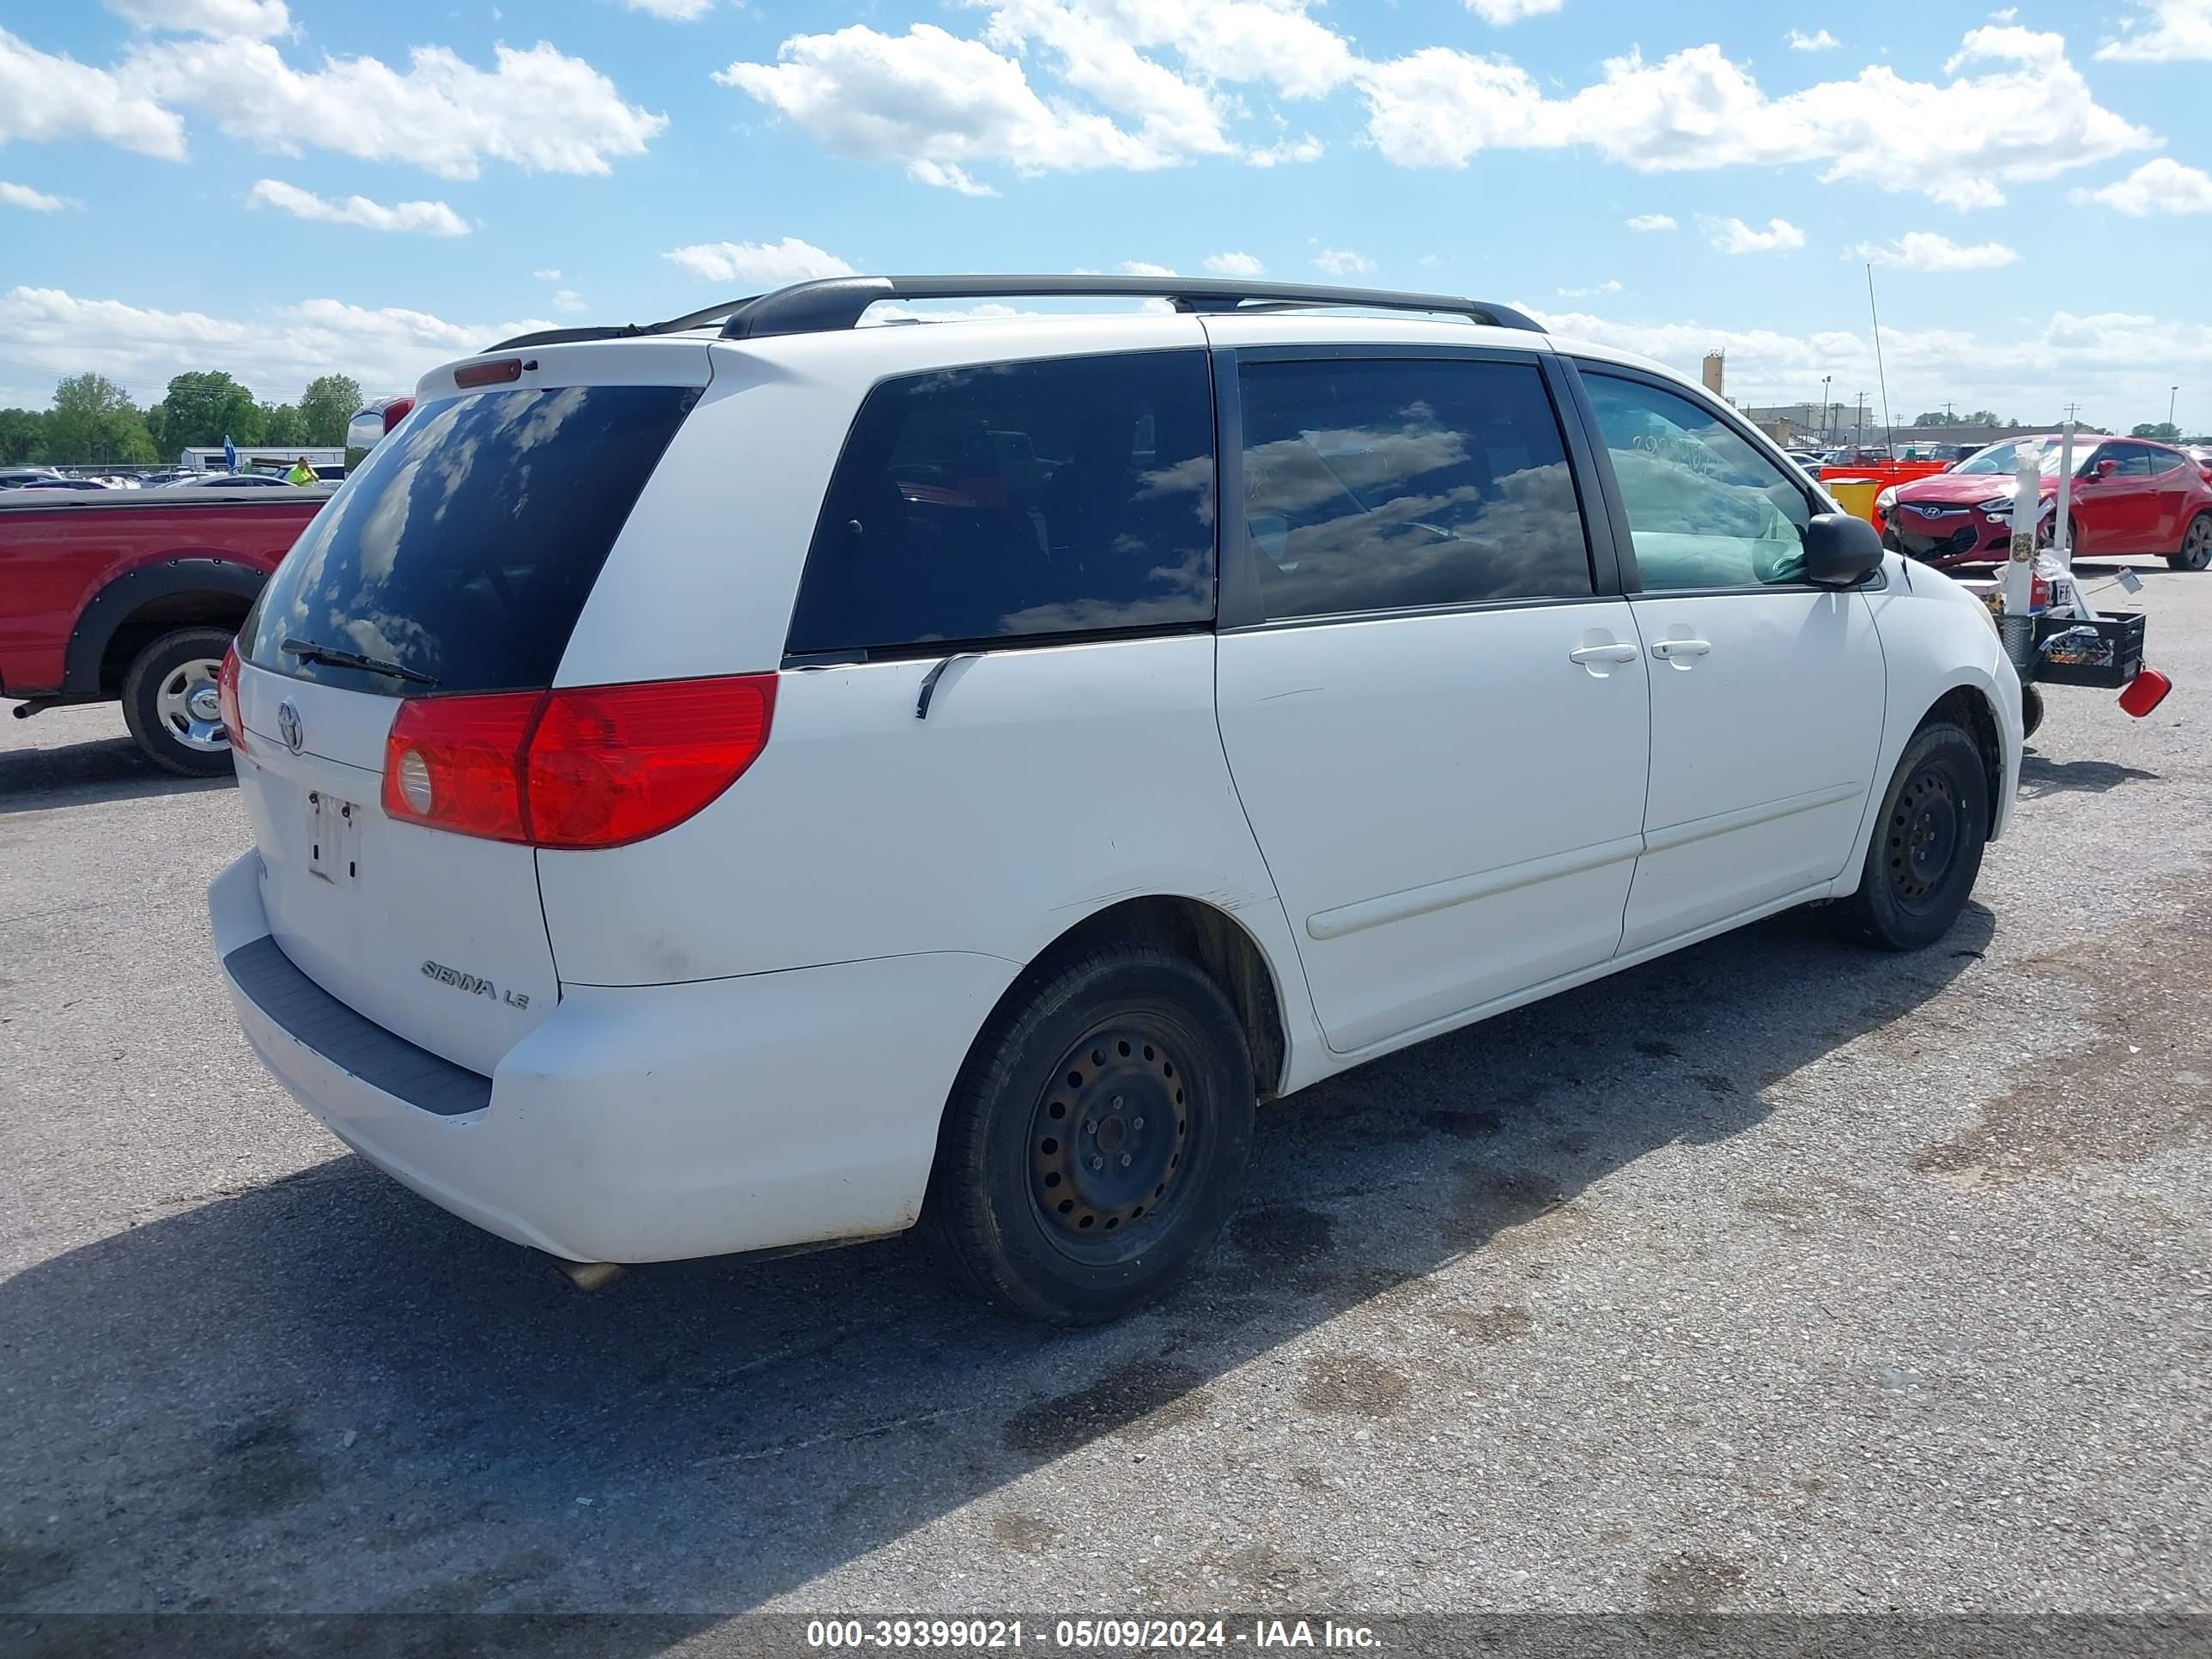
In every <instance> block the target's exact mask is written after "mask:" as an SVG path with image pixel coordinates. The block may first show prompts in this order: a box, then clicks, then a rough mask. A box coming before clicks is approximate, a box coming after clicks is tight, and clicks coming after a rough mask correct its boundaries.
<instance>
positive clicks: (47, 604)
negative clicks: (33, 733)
mask: <svg viewBox="0 0 2212 1659" xmlns="http://www.w3.org/2000/svg"><path fill="white" fill-rule="evenodd" d="M330 495H331V492H330V490H329V489H327V488H315V487H309V488H306V489H131V490H123V489H96V490H87V491H85V492H84V493H82V495H80V494H78V493H77V492H76V491H75V490H68V491H64V490H58V489H11V490H9V491H7V492H5V493H4V494H0V698H10V697H12V698H15V699H16V700H17V702H16V708H15V715H16V718H17V719H19V720H20V719H21V718H22V717H24V716H25V715H28V714H37V713H38V712H39V711H40V709H42V708H53V707H54V706H55V705H57V704H58V703H70V702H121V703H122V705H123V718H124V721H125V724H126V725H127V726H129V727H130V728H131V736H132V737H133V738H136V739H137V743H138V746H139V748H140V749H142V750H144V751H145V753H146V755H147V757H149V759H151V760H153V761H154V762H155V763H156V764H157V765H161V766H163V767H166V768H167V769H169V770H170V771H172V772H181V773H184V774H185V775H188V776H215V775H221V774H224V773H228V771H229V770H230V769H231V766H230V743H229V740H228V738H225V737H224V736H223V731H222V713H221V710H220V709H219V708H218V707H217V705H216V671H217V670H218V669H220V668H221V667H222V653H223V652H224V650H225V649H226V648H228V646H229V644H230V641H231V636H232V635H234V634H236V633H237V632H238V625H239V623H241V622H243V621H244V620H245V619H246V610H247V607H249V606H250V605H252V603H253V599H254V596H255V595H256V594H258V592H260V591H261V584H262V583H263V582H264V580H267V579H268V575H269V573H270V571H272V570H274V569H275V568H276V562H277V561H278V560H279V559H281V558H283V556H284V555H285V553H286V552H287V551H288V550H289V549H290V547H291V545H292V544H293V542H294V541H295V540H296V539H297V538H298V537H299V534H300V532H301V531H302V530H304V529H306V528H307V520H310V519H312V518H313V517H314V516H315V513H316V511H317V510H318V509H319V508H320V507H321V506H322V504H323V503H324V502H325V501H328V500H329V499H330Z"/></svg>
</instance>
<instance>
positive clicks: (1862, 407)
mask: <svg viewBox="0 0 2212 1659" xmlns="http://www.w3.org/2000/svg"><path fill="white" fill-rule="evenodd" d="M1866 411H1867V395H1866V393H1865V392H1860V393H1859V432H1858V439H1857V441H1858V442H1860V443H1861V444H1863V443H1865V442H1866Z"/></svg>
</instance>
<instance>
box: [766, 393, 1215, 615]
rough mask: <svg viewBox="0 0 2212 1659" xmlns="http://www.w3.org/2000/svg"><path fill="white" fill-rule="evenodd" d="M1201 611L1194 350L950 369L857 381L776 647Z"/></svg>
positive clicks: (1205, 575)
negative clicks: (858, 394) (794, 599)
mask: <svg viewBox="0 0 2212 1659" xmlns="http://www.w3.org/2000/svg"><path fill="white" fill-rule="evenodd" d="M1212 615H1213V393H1212V380H1211V379H1210V377H1209V374H1208V371H1207V368H1206V354H1205V353H1203V352H1199V351H1161V352H1141V353H1131V354H1128V355H1126V356H1104V357H1068V358H1061V359H1058V360H1055V361H1053V362H1028V363H999V364H992V365H988V366H986V367H983V368H953V369H942V370H938V371H935V372H933V373H930V374H912V375H907V376H903V377H902V378H900V379H898V380H886V381H884V383H883V384H882V385H881V386H878V387H876V389H875V390H874V391H872V392H870V393H869V394H868V397H867V401H866V402H865V403H864V404H861V406H860V415H859V416H858V418H857V419H855V421H854V424H853V432H852V435H851V437H849V438H848V440H847V441H846V444H845V453H844V454H843V455H842V457H840V458H839V460H838V462H837V470H836V474H835V476H834V477H832V478H831V479H830V483H829V494H828V495H827V496H826V498H825V499H824V501H823V507H822V518H821V520H820V522H819V524H818V525H817V526H816V529H815V532H814V544H813V546H812V548H811V550H810V551H809V552H808V554H807V558H806V574H805V578H804V580H802V581H801V582H800V584H799V599H798V603H797V605H796V606H795V607H794V608H793V613H792V622H791V635H790V641H789V646H788V648H789V649H790V650H792V651H793V652H795V653H806V652H815V651H849V650H854V649H865V648H869V647H901V646H908V645H917V644H925V643H933V642H940V641H988V640H1000V639H1010V638H1019V637H1022V636H1024V635H1050V634H1070V633H1086V632H1094V631H1098V630H1103V629H1126V628H1146V627H1158V626H1161V625H1164V624H1176V623H1199V622H1205V621H1207V620H1209V619H1210V618H1211V617H1212Z"/></svg>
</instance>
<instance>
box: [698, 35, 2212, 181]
mask: <svg viewBox="0 0 2212 1659" xmlns="http://www.w3.org/2000/svg"><path fill="white" fill-rule="evenodd" d="M1468 3H1470V4H1471V5H1475V6H1476V9H1485V10H1487V11H1492V12H1494V13H1495V14H1497V15H1500V16H1503V15H1505V14H1507V13H1511V14H1512V15H1530V14H1531V13H1532V12H1533V11H1534V10H1536V9H1545V8H1543V7H1542V5H1541V0H1537V3H1531V0H1494V3H1493V0H1480V3H1478V0H1468ZM2198 3H2205V4H2212V0H2198ZM967 7H968V8H969V9H973V10H978V11H981V12H983V13H985V14H986V16H985V20H984V22H983V24H982V27H981V31H980V36H979V37H976V38H971V37H968V36H963V35H961V34H957V33H953V32H951V31H950V30H948V29H946V28H945V27H940V26H939V25H937V24H934V23H916V24H914V25H912V26H911V27H908V29H907V30H906V31H905V33H901V34H890V33H884V32H882V31H880V30H878V29H875V28H872V27H868V26H866V25H864V24H854V25H851V26H849V27H845V28H842V29H839V30H837V31H836V32H835V33H814V34H796V35H793V36H791V37H790V38H789V39H787V40H785V41H784V42H783V44H782V46H781V48H780V50H779V51H778V53H777V55H776V58H775V61H774V62H772V63H749V62H744V61H739V62H737V63H733V64H730V65H729V66H728V67H727V68H726V69H725V70H722V71H721V72H720V74H719V75H718V76H716V77H715V78H716V79H717V80H719V81H720V82H722V83H723V84H725V85H727V86H731V87H734V88H738V90H740V91H742V92H744V93H745V94H747V95H748V96H750V97H751V98H753V99H756V100H758V101H759V102H760V103H762V104H763V105H764V106H767V107H768V108H769V109H770V110H772V111H774V112H776V113H777V114H780V115H781V116H782V117H783V118H785V119H787V120H788V121H789V122H791V123H792V124H793V125H794V126H796V127H798V128H799V129H800V130H801V131H805V132H806V133H807V134H809V135H810V136H811V137H814V138H815V139H816V140H817V141H818V142H820V143H823V144H824V145H826V146H828V147H829V149H832V150H834V151H836V153H838V154H839V155H848V156H853V157H855V158H858V159H863V160H875V161H896V162H898V163H899V164H901V165H902V166H906V167H908V168H909V170H911V171H913V172H914V173H915V176H916V177H918V178H921V179H923V180H924V181H925V182H933V183H939V182H947V181H948V180H949V177H950V175H945V174H938V175H933V174H932V173H929V172H928V171H927V169H928V168H939V169H944V168H959V169H963V170H973V169H977V168H980V167H984V166H986V165H995V166H1003V167H1008V168H1010V169H1012V171H1013V172H1015V173H1018V174H1021V175H1024V176H1035V175H1037V174H1042V173H1055V172H1073V171H1080V170H1085V169H1095V168H1121V169H1125V170H1132V171H1143V170H1148V169H1153V168H1159V167H1176V166H1181V165H1184V164H1188V163H1190V162H1193V161H1202V160H1206V159H1236V160H1240V161H1244V162H1246V163H1248V164H1249V165H1254V166H1261V167H1266V166H1274V165H1279V164H1280V163H1282V162H1285V161H1303V160H1310V159H1311V158H1312V157H1314V156H1316V155H1319V154H1320V153H1321V148H1322V147H1321V143H1320V141H1319V140H1318V139H1316V138H1315V137H1313V136H1312V135H1311V134H1310V133H1309V134H1307V135H1305V136H1304V137H1301V138H1299V139H1297V140H1291V139H1290V138H1288V137H1285V136H1284V134H1285V130H1286V128H1287V126H1288V123H1287V122H1286V120H1285V117H1284V116H1283V115H1282V113H1281V112H1280V111H1279V110H1278V109H1275V108H1272V107H1269V106H1268V105H1267V103H1265V102H1264V101H1262V100H1261V98H1260V97H1258V96H1248V95H1246V94H1243V93H1242V92H1240V91H1238V90H1237V89H1238V88H1255V89H1257V92H1258V93H1259V94H1273V97H1274V98H1276V99H1279V100H1307V99H1315V98H1320V97H1322V96H1325V95H1327V94H1330V93H1332V92H1336V91H1339V90H1341V89H1347V88H1348V89H1351V90H1353V91H1354V92H1356V94H1357V95H1358V98H1359V99H1360V100H1362V102H1363V103H1364V105H1365V106H1366V133H1365V137H1366V140H1367V142H1368V143H1370V144H1371V145H1372V146H1373V147H1374V148H1375V149H1376V150H1377V151H1378V152H1379V153H1380V154H1381V155H1383V157H1384V158H1385V159H1386V160H1388V161H1392V162H1395V163H1396V164H1398V165H1400V166H1404V167H1464V166H1466V165H1467V164H1468V162H1469V161H1471V160H1472V158H1473V157H1474V155H1477V154H1479V153H1480V152H1481V151H1483V150H1485V149H1566V148H1570V147H1576V146H1586V147H1588V148H1589V149H1593V150H1595V153H1596V154H1597V155H1600V156H1601V157H1602V158H1604V159H1606V160H1608V161H1614V162H1617V163H1619V164H1620V165H1623V166H1626V167H1634V168H1637V169H1638V170H1640V171H1644V172H1670V171H1690V170H1710V169H1713V168H1717V167H1737V166H1747V165H1750V166H1765V167H1778V166H1790V165H1797V164H1803V163H1812V164H1815V165H1819V166H1820V167H1823V168H1824V169H1825V170H1824V172H1823V173H1822V174H1821V177H1822V178H1823V179H1825V180H1828V181H1835V180H1852V181H1857V182H1863V183H1868V184H1872V185H1875V186H1877V187H1879V188H1881V189H1886V190H1896V191H1908V190H1909V191H1922V192H1923V193H1925V194H1927V195H1929V196H1931V197H1934V198H1935V199H1936V200H1937V201H1940V202H1942V203H1944V204H1948V205H1950V206H1953V207H1956V208H1967V207H1978V206H1986V205H1990V204H1995V203H1997V202H2001V201H2002V200H2003V199H2004V195H2003V188H2002V186H2003V185H2006V184H2011V183H2029V182H2033V181H2038V180H2040V179H2048V178H2051V177H2052V176H2054V175H2056V174H2057V173H2061V172H2063V171H2065V170H2067V169H2069V168H2071V167H2083V166H2088V165H2092V164H2093V163H2095V162H2097V161H2103V160H2106V159H2109V158H2110V157H2112V156H2114V155H2120V154H2122V153H2124V152H2125V151H2127V150H2130V149H2146V148H2149V147H2152V146H2154V145H2155V144H2156V143H2157V142H2158V140H2157V139H2156V138H2155V137H2154V135H2152V134H2151V133H2149V132H2148V131H2144V130H2143V129H2142V128H2139V127H2136V126H2135V125H2132V124H2131V123H2130V122H2128V121H2126V120H2124V119H2123V118H2121V117H2119V116H2118V115H2117V114H2115V113H2114V112H2112V111H2111V110H2108V109H2106V108H2105V107H2103V106H2101V105H2100V104H2099V103H2098V102H2097V101H2096V99H2095V97H2094V95H2093V94H2092V92H2091V91H2090V89H2089V87H2088V85H2087V82H2085V81H2084V80H2083V79H2082V77H2081V74H2080V72H2079V71H2078V70H2075V67H2074V65H2073V64H2071V63H2070V62H2069V60H2068V58H2067V55H2066V46H2065V41H2064V39H2063V37H2062V36H2061V35H2058V34H2056V33H2038V32H2036V31H2034V30H2031V29H2027V28H2023V27H2018V26H2016V25H2013V24H2009V23H2003V22H1995V23H1990V24H1987V25H1984V26H1983V27H1978V28H1975V29H1973V30H1971V31H1969V32H1968V33H1966V35H1965V36H1964V37H1963V40H1962V42H1961V46H1960V50H1959V51H1958V52H1956V53H1955V54H1954V56H1953V57H1952V58H1951V59H1950V61H1949V62H1948V64H1946V65H1945V68H1944V71H1943V73H1944V76H1945V77H1946V78H1945V79H1944V80H1943V81H1942V82H1936V81H1914V80H1908V79H1906V78H1905V76H1901V75H1899V73H1898V72H1897V71H1896V70H1893V69H1892V68H1890V67H1889V66H1888V65H1887V64H1874V65H1871V66H1869V67H1868V68H1866V69H1863V70H1860V71H1859V73H1858V74H1857V76H1853V77H1851V78H1850V79H1838V80H1833V81H1828V82H1822V83H1820V84H1818V85H1815V86H1812V87H1808V88H1803V89H1802V90H1800V91H1796V92H1792V93H1790V94H1785V95H1783V96H1779V97H1775V96H1770V95H1769V94H1767V93H1766V92H1765V90H1764V89H1763V88H1761V87H1760V86H1759V84H1758V82H1756V81H1755V80H1754V79H1753V76H1752V73H1751V71H1750V70H1749V69H1748V68H1747V66H1746V65H1744V64H1740V63H1738V62H1735V60H1732V59H1730V58H1729V57H1728V56H1727V55H1726V54H1725V53H1724V52H1723V51H1722V50H1721V48H1720V47H1719V46H1717V45H1705V46H1690V47H1687V48H1685V49H1683V50H1681V51H1679V52H1674V53H1671V54H1670V55H1668V57H1666V58H1662V59H1661V60H1659V61H1657V62H1646V61H1645V60H1644V58H1643V57H1642V56H1641V55H1640V54H1639V53H1638V52H1634V51H1631V52H1629V53H1628V54H1626V56H1623V57H1618V58H1612V59H1610V60H1608V61H1607V62H1606V64H1604V67H1603V70H1602V74H1601V78H1600V79H1599V80H1598V81H1597V82H1595V83H1593V84H1590V85H1588V86H1584V87H1582V88H1578V89H1569V90H1566V91H1565V92H1555V91H1554V90H1553V88H1552V87H1551V86H1550V85H1549V84H1548V83H1547V82H1539V81H1538V80H1537V79H1536V77H1534V76H1532V75H1530V74H1529V73H1528V71H1527V70H1524V69H1522V67H1521V66H1520V65H1519V64H1516V63H1514V62H1513V61H1512V60H1511V59H1510V58H1504V57H1500V56H1496V55H1483V54H1477V53H1474V52H1463V51H1461V50H1458V49H1456V48H1454V47H1449V46H1425V47H1419V48H1416V49H1414V50H1412V51H1409V52H1406V53H1404V54H1403V55H1401V56H1398V57H1394V58H1381V59H1376V60H1370V59H1366V58H1362V57H1360V56H1359V55H1358V53H1357V52H1355V51H1354V50H1353V48H1352V41H1351V40H1350V39H1349V38H1348V37H1347V36H1346V35H1344V34H1342V33H1339V32H1338V31H1336V30H1335V29H1334V28H1333V27H1330V26H1329V25H1328V24H1327V23H1325V22H1323V21H1322V19H1321V17H1320V15H1317V14H1318V10H1319V8H1318V6H1317V5H1316V6H1313V7H1312V8H1311V9H1310V4H1309V0H1214V3H1212V4H1209V5H1206V6H1192V5H1189V4H1188V3H1185V0H967ZM1810 38H1811V40H1814V41H1815V42H1817V41H1819V40H1820V39H1821V38H1822V36H1820V35H1815V36H1813V37H1810ZM1261 121H1272V122H1273V124H1274V127H1273V134H1272V135H1271V137H1270V138H1269V139H1268V140H1267V141H1264V142H1263V141H1255V140H1254V139H1252V138H1250V137H1247V136H1245V135H1244V134H1243V132H1242V131H1240V128H1241V127H1242V126H1243V125H1244V124H1246V123H1248V122H1261ZM959 176H961V177H963V178H970V177H971V174H970V173H969V172H968V171H963V173H961V174H960V175H959ZM971 182H972V179H971Z"/></svg>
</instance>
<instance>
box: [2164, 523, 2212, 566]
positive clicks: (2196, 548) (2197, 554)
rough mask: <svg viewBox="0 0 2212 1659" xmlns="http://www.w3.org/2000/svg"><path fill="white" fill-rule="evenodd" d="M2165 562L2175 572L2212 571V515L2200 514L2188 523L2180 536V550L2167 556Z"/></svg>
mask: <svg viewBox="0 0 2212 1659" xmlns="http://www.w3.org/2000/svg"><path fill="white" fill-rule="evenodd" d="M2166 563H2167V564H2168V565H2169V566H2171V567H2172V568H2174V569H2176V570H2208V569H2212V513H2198V514H2197V516H2196V517H2195V518H2193V519H2191V520H2190V521H2189V528H2188V529H2187V530H2185V531H2184V532H2182V535H2181V550H2180V551H2179V552H2178V553H2169V554H2167V555H2166Z"/></svg>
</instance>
